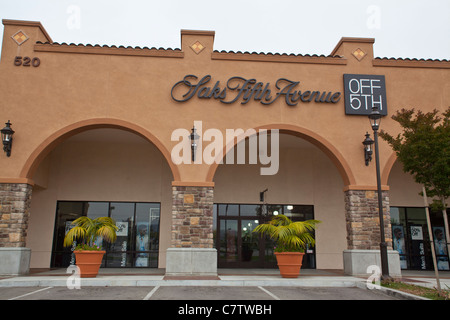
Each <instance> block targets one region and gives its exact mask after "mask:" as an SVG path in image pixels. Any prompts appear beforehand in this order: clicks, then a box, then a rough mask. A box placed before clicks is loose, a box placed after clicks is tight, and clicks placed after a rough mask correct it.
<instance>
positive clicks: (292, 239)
mask: <svg viewBox="0 0 450 320" xmlns="http://www.w3.org/2000/svg"><path fill="white" fill-rule="evenodd" d="M318 223H320V221H319V220H306V221H296V222H293V221H292V220H291V219H289V218H288V217H286V216H285V215H282V214H280V215H276V216H273V218H272V220H271V221H270V222H269V223H264V224H260V225H259V226H257V227H256V228H255V229H254V230H253V232H258V233H261V234H263V235H267V236H269V237H270V238H271V239H273V240H275V241H276V242H277V247H276V249H275V251H276V252H304V251H305V249H306V248H307V247H308V246H314V244H315V240H314V235H313V234H312V232H313V231H314V230H315V228H316V225H317V224H318Z"/></svg>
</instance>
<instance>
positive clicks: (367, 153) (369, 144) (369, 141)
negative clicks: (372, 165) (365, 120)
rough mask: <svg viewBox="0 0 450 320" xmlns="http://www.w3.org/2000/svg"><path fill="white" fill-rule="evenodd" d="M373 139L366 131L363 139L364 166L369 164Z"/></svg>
mask: <svg viewBox="0 0 450 320" xmlns="http://www.w3.org/2000/svg"><path fill="white" fill-rule="evenodd" d="M373 143H374V141H373V140H372V139H371V138H370V134H369V133H368V132H366V138H365V139H364V141H363V145H364V161H365V162H366V166H368V165H369V162H370V161H372V153H373V150H372V145H373Z"/></svg>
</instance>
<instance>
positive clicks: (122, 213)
mask: <svg viewBox="0 0 450 320" xmlns="http://www.w3.org/2000/svg"><path fill="white" fill-rule="evenodd" d="M82 215H85V216H88V217H89V218H91V219H95V218H98V217H105V216H109V217H111V218H113V219H114V220H115V221H116V226H117V227H118V230H117V240H116V241H115V242H114V243H102V242H101V241H99V243H97V244H98V245H100V246H102V248H103V249H104V250H106V254H105V256H104V258H103V262H102V267H112V268H123V267H127V268H131V267H152V268H157V267H158V254H159V219H160V204H159V203H134V202H82V201H77V202H75V201H59V202H58V204H57V213H56V221H55V236H54V241H53V252H52V263H51V265H52V267H67V266H69V265H70V264H73V263H74V262H75V258H74V254H73V250H74V248H75V246H76V244H74V245H73V246H72V247H71V248H65V247H63V241H64V236H65V234H66V233H67V232H68V230H70V228H71V225H70V224H71V222H72V221H74V220H75V219H77V218H78V217H80V216H82Z"/></svg>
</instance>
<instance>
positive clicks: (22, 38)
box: [11, 31, 28, 46]
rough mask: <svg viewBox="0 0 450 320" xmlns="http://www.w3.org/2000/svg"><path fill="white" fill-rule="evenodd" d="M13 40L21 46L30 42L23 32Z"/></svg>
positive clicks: (17, 33)
mask: <svg viewBox="0 0 450 320" xmlns="http://www.w3.org/2000/svg"><path fill="white" fill-rule="evenodd" d="M11 38H13V40H14V41H15V42H16V43H17V44H18V45H19V46H20V45H21V44H23V43H24V42H25V41H27V40H28V36H27V35H26V34H25V33H24V32H23V31H18V32H16V33H15V34H14V35H13V36H12V37H11Z"/></svg>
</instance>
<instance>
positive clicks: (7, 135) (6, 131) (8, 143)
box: [1, 120, 14, 157]
mask: <svg viewBox="0 0 450 320" xmlns="http://www.w3.org/2000/svg"><path fill="white" fill-rule="evenodd" d="M5 124H6V127H4V128H3V129H2V130H1V132H2V141H3V151H5V152H6V156H7V157H9V156H11V148H12V140H13V138H12V137H13V134H14V130H13V129H11V122H9V120H8V122H6V123H5Z"/></svg>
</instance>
